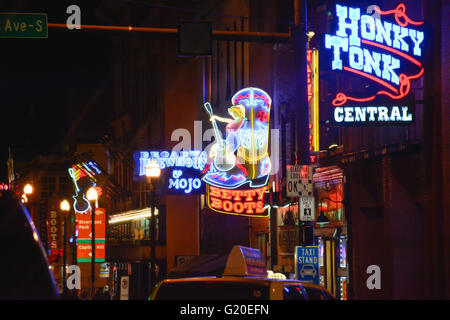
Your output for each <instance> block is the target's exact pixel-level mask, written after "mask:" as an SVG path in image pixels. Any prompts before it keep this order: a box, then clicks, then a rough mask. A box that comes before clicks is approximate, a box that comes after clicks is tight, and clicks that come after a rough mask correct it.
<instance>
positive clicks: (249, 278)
mask: <svg viewBox="0 0 450 320" xmlns="http://www.w3.org/2000/svg"><path fill="white" fill-rule="evenodd" d="M205 281H213V282H246V283H255V284H264V285H269V284H270V283H272V282H276V283H279V284H284V283H298V284H301V285H302V286H304V287H310V288H316V289H319V290H326V289H325V288H324V287H322V286H319V285H316V284H314V283H310V282H304V281H300V280H291V279H274V278H264V277H256V276H254V277H252V276H243V277H237V276H224V277H192V278H179V279H166V280H163V281H162V283H183V282H190V283H192V282H205Z"/></svg>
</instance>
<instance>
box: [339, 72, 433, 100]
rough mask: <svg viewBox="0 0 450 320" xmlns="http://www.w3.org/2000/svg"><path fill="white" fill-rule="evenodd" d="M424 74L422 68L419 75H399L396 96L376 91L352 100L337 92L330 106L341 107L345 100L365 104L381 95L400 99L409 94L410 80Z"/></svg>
mask: <svg viewBox="0 0 450 320" xmlns="http://www.w3.org/2000/svg"><path fill="white" fill-rule="evenodd" d="M344 68H346V67H344ZM352 70H353V69H352ZM355 71H356V70H355ZM424 72H425V69H424V68H422V69H421V70H420V72H419V73H417V74H415V75H413V76H407V75H405V74H403V73H402V74H400V75H399V77H398V78H399V81H400V87H399V90H398V91H397V90H396V91H395V92H396V93H397V92H399V93H398V94H397V95H393V94H392V93H389V92H387V91H378V92H377V93H376V94H375V95H374V96H371V97H368V98H353V97H349V96H347V95H345V94H344V93H342V92H339V93H337V94H336V98H335V99H334V100H333V102H332V104H333V105H334V106H342V105H343V104H345V103H346V102H347V100H352V101H358V102H367V101H371V100H373V99H375V97H376V96H377V95H381V94H384V95H387V96H388V97H390V98H392V99H396V100H397V99H402V98H404V97H405V96H407V95H408V94H409V91H410V90H411V80H414V79H418V78H420V77H421V76H423V74H424Z"/></svg>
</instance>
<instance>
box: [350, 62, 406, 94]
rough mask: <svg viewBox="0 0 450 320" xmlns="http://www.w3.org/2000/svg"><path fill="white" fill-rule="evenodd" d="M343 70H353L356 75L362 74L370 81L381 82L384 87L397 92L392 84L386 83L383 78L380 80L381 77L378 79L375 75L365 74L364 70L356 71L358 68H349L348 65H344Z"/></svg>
mask: <svg viewBox="0 0 450 320" xmlns="http://www.w3.org/2000/svg"><path fill="white" fill-rule="evenodd" d="M344 70H346V71H350V72H353V73H356V74H358V75H360V76H363V77H366V78H368V79H370V80H372V81H375V82H378V83H379V84H381V85H382V86H385V87H386V88H388V89H391V90H392V91H394V92H398V91H397V89H395V87H394V86H392V85H390V84H389V83H387V82H386V81H383V80H381V79H379V78H377V77H375V76H372V75H370V74H367V73H365V72H362V71H358V70H355V69H352V68H349V67H344Z"/></svg>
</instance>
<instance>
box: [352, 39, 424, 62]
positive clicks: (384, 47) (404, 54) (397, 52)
mask: <svg viewBox="0 0 450 320" xmlns="http://www.w3.org/2000/svg"><path fill="white" fill-rule="evenodd" d="M361 42H362V43H365V44H368V45H371V46H375V47H378V48H381V49H383V50H387V51H390V52H392V53H394V54H398V55H399V56H401V57H403V58H405V59H408V60H409V61H411V62H412V63H414V64H415V65H417V66H419V67H421V66H422V63H420V62H419V61H417V60H416V59H414V58H413V57H411V56H409V55H407V54H406V53H403V52H400V51H398V50H396V49H393V48H391V47H388V46H385V45H383V44H379V43H376V42H373V41H368V40H364V39H361Z"/></svg>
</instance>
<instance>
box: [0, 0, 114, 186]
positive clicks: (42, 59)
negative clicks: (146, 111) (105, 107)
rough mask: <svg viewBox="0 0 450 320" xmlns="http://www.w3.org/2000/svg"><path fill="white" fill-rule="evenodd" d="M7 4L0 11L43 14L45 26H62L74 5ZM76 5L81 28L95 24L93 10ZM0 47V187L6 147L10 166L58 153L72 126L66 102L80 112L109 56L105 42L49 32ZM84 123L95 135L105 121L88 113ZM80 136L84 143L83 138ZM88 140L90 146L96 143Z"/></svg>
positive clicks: (98, 82) (103, 77)
mask: <svg viewBox="0 0 450 320" xmlns="http://www.w3.org/2000/svg"><path fill="white" fill-rule="evenodd" d="M2 2H3V1H2ZM99 2H100V1H99ZM99 2H98V3H99ZM10 3H13V4H9V5H8V4H7V3H6V4H5V3H3V4H1V5H0V11H2V12H14V11H15V12H46V13H48V22H49V23H65V22H66V19H67V17H68V14H66V8H67V6H68V5H69V4H77V2H76V1H71V2H68V3H65V2H64V1H51V2H50V1H15V2H12V1H10ZM98 3H97V4H98ZM78 4H79V5H80V7H81V8H82V23H86V24H87V23H92V24H96V23H97V22H96V18H95V15H94V14H95V8H93V6H89V5H86V4H85V3H84V2H81V3H80V2H79V1H78ZM97 24H98V23H97ZM0 41H1V43H2V44H1V59H0V92H1V100H0V101H1V119H2V120H3V121H2V135H1V138H0V168H1V170H0V181H6V179H7V178H6V174H7V169H6V160H7V157H8V147H11V149H12V152H13V155H14V160H15V162H16V163H17V162H20V161H30V160H32V159H33V158H34V157H35V156H36V155H47V154H51V153H56V154H58V153H59V154H60V153H61V152H62V151H63V150H64V147H65V146H64V145H63V142H64V138H65V136H66V134H67V132H68V130H69V129H70V127H71V126H72V125H74V124H73V123H74V122H73V121H72V120H73V119H72V117H74V114H73V113H72V112H70V111H69V99H70V97H71V98H72V100H71V102H72V106H73V108H74V109H75V110H78V109H79V110H80V111H81V109H82V108H83V107H84V106H85V105H86V104H87V103H88V102H89V100H90V99H91V98H92V96H93V95H94V94H95V93H96V91H97V90H99V87H100V86H101V84H102V83H104V81H108V78H109V74H110V66H109V65H108V64H109V61H110V60H111V55H112V53H111V40H110V38H109V37H108V36H105V35H99V34H93V33H86V32H84V33H83V32H68V31H61V30H55V29H49V31H48V39H0ZM75 116H76V114H75ZM89 118H90V119H82V120H83V121H81V122H82V123H83V122H85V121H88V120H90V121H91V122H92V121H95V122H97V127H98V128H99V129H100V128H103V129H104V127H105V125H106V126H107V124H108V119H101V113H100V114H99V112H94V113H91V114H90V115H89ZM103 120H105V121H103ZM80 135H81V136H85V137H87V138H89V137H90V135H89V133H87V134H86V132H84V134H83V133H81V132H80ZM91 138H92V140H93V142H95V141H96V139H98V137H91Z"/></svg>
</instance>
